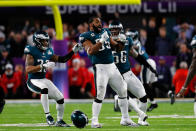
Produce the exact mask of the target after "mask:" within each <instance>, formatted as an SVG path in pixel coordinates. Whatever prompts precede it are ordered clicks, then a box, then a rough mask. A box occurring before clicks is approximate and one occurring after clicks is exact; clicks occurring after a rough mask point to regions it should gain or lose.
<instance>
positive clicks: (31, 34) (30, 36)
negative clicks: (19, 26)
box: [27, 27, 35, 46]
mask: <svg viewBox="0 0 196 131" xmlns="http://www.w3.org/2000/svg"><path fill="white" fill-rule="evenodd" d="M34 33H35V28H34V27H31V28H30V29H29V32H28V36H27V44H29V45H31V46H33V45H34V43H33V34H34Z"/></svg>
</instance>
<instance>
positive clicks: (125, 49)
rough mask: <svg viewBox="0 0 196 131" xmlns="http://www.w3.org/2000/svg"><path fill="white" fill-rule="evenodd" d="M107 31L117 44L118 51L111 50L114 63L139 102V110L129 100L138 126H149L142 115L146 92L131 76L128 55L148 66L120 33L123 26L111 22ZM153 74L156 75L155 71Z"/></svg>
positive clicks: (128, 40) (130, 99)
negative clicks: (137, 118)
mask: <svg viewBox="0 0 196 131" xmlns="http://www.w3.org/2000/svg"><path fill="white" fill-rule="evenodd" d="M109 29H110V31H111V34H112V38H113V39H114V40H116V41H117V42H118V43H119V46H118V49H117V48H115V49H114V50H113V56H114V58H115V63H116V65H117V67H118V69H119V71H120V73H121V74H122V76H123V78H124V80H125V81H126V83H127V89H128V91H129V92H131V93H132V94H133V95H135V96H136V97H137V98H138V99H139V100H140V105H139V107H140V109H141V110H142V111H141V110H140V109H139V108H137V105H134V102H133V100H132V98H129V104H130V105H131V106H132V108H133V109H134V110H135V111H136V112H137V113H138V114H139V120H138V124H139V125H149V124H148V123H147V122H146V121H145V120H146V118H147V115H146V114H145V113H144V112H146V108H147V96H146V92H145V90H144V87H143V85H142V83H141V82H140V80H139V79H138V78H137V77H136V76H135V75H134V74H133V72H132V71H130V68H131V66H130V63H129V54H130V53H131V54H132V55H133V56H134V57H135V58H136V59H137V60H138V61H140V62H141V63H143V64H144V65H145V66H147V67H148V68H150V69H151V70H153V69H152V67H150V66H149V64H148V63H147V62H146V61H145V59H144V58H143V57H142V56H141V55H139V54H138V53H137V52H136V51H135V50H134V49H133V47H132V46H133V42H132V39H131V38H126V36H125V35H124V34H122V33H120V32H122V30H123V26H122V24H121V23H120V22H118V21H113V22H112V23H111V24H110V25H109ZM153 72H155V73H156V71H155V70H153Z"/></svg>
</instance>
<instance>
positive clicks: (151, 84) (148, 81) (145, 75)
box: [126, 31, 175, 111]
mask: <svg viewBox="0 0 196 131" xmlns="http://www.w3.org/2000/svg"><path fill="white" fill-rule="evenodd" d="M126 35H127V36H128V37H131V38H132V39H133V44H134V48H135V49H136V51H137V52H138V53H139V54H140V55H142V56H143V57H144V58H145V59H146V61H147V62H148V63H149V64H150V66H151V67H152V68H153V69H154V70H156V63H155V61H154V60H153V59H150V58H149V56H148V54H147V53H146V51H145V48H144V47H143V46H142V45H141V43H140V41H139V33H138V32H137V31H127V32H126ZM157 77H158V74H154V73H153V72H152V71H151V70H150V69H148V68H147V67H145V66H143V65H142V69H141V73H140V79H141V81H142V83H143V85H144V88H145V90H146V93H147V96H148V98H149V99H150V103H151V105H150V107H149V108H148V109H147V111H152V110H153V109H155V108H157V107H158V104H157V102H156V101H155V100H154V97H155V92H154V91H153V89H152V88H160V89H161V88H164V87H161V86H160V84H159V83H158V78H157ZM168 95H169V97H170V98H171V104H173V103H174V101H175V99H174V94H173V92H172V91H169V92H168Z"/></svg>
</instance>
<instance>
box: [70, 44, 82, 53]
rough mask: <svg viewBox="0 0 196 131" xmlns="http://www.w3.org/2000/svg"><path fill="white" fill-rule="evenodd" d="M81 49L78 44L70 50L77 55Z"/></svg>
mask: <svg viewBox="0 0 196 131" xmlns="http://www.w3.org/2000/svg"><path fill="white" fill-rule="evenodd" d="M81 49H82V45H81V44H80V43H77V44H75V45H74V46H73V48H72V50H73V52H74V53H77V52H78V51H79V50H81Z"/></svg>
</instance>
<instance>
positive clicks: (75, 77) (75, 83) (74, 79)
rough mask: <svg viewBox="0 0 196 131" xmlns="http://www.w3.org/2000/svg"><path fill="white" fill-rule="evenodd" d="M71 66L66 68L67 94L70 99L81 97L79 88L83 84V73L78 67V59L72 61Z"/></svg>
mask: <svg viewBox="0 0 196 131" xmlns="http://www.w3.org/2000/svg"><path fill="white" fill-rule="evenodd" d="M72 64H73V67H72V68H70V69H69V70H68V81H69V96H70V98H72V99H77V98H82V96H83V94H82V93H81V88H82V87H83V86H84V84H85V75H84V73H83V71H82V68H80V59H78V58H76V59H73V61H72Z"/></svg>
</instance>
